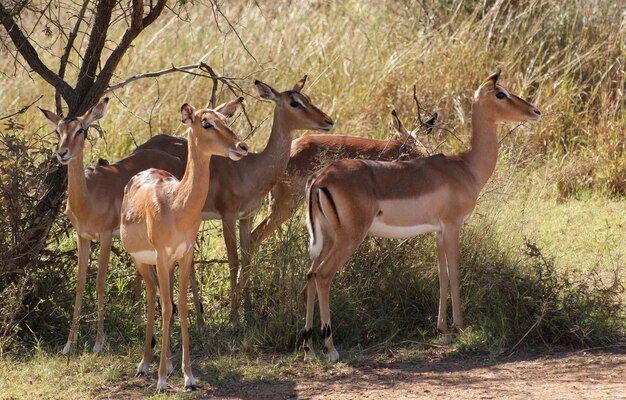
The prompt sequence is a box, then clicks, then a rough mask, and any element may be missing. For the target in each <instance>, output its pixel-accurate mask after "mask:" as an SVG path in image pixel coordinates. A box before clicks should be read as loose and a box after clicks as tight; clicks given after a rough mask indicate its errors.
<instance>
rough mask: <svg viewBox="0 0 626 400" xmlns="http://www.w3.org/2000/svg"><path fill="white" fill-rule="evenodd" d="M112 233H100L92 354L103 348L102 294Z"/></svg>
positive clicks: (104, 286)
mask: <svg viewBox="0 0 626 400" xmlns="http://www.w3.org/2000/svg"><path fill="white" fill-rule="evenodd" d="M111 235H112V232H102V233H100V254H99V255H98V276H97V278H96V292H97V293H98V328H97V332H96V342H95V343H94V345H93V352H94V353H99V352H100V351H102V348H103V347H104V292H105V290H106V278H107V268H108V267H109V257H110V255H111V239H112V236H111Z"/></svg>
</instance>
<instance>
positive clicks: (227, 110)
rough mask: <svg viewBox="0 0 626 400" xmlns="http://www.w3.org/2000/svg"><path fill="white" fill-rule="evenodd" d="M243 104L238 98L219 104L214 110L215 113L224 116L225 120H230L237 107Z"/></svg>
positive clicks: (241, 99)
mask: <svg viewBox="0 0 626 400" xmlns="http://www.w3.org/2000/svg"><path fill="white" fill-rule="evenodd" d="M242 102H243V97H238V98H236V99H234V100H231V101H229V102H228V103H224V104H221V105H219V106H217V107H216V108H215V111H216V112H218V113H220V114H222V115H224V116H225V117H226V118H231V117H232V116H233V115H235V113H236V112H237V109H238V108H239V105H240V104H241V103H242Z"/></svg>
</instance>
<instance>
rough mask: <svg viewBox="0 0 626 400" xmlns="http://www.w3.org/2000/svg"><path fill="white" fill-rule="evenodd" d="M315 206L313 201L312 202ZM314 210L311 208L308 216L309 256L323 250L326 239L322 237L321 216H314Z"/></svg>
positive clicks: (314, 255)
mask: <svg viewBox="0 0 626 400" xmlns="http://www.w3.org/2000/svg"><path fill="white" fill-rule="evenodd" d="M317 190H319V189H317ZM317 195H318V194H317V193H309V196H317ZM309 204H311V207H313V202H310V203H309ZM311 216H312V210H309V212H308V213H307V218H306V227H307V229H308V230H309V256H310V257H311V258H316V257H317V256H319V255H320V253H321V252H322V248H323V247H324V239H323V238H322V229H321V226H320V221H319V218H313V217H311Z"/></svg>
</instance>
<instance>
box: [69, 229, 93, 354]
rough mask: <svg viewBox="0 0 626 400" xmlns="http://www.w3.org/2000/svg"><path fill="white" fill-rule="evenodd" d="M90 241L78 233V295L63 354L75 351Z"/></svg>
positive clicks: (75, 299)
mask: <svg viewBox="0 0 626 400" xmlns="http://www.w3.org/2000/svg"><path fill="white" fill-rule="evenodd" d="M90 245H91V243H90V241H89V240H88V239H84V238H83V237H81V236H80V235H79V234H78V233H76V246H77V247H78V276H77V277H76V296H75V298H74V315H73V316H72V325H71V326H70V334H69V336H68V337H67V343H66V344H65V347H64V348H63V354H68V353H72V352H73V351H74V343H75V340H76V332H77V331H78V319H79V317H80V308H81V306H82V304H83V291H84V290H85V283H86V282H87V269H88V267H89V250H90Z"/></svg>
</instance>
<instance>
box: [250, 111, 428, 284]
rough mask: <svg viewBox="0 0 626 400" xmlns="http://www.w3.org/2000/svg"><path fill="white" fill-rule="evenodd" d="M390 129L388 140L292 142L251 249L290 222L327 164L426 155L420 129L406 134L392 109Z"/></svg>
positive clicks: (351, 138) (338, 137) (342, 137)
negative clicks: (310, 181)
mask: <svg viewBox="0 0 626 400" xmlns="http://www.w3.org/2000/svg"><path fill="white" fill-rule="evenodd" d="M436 120H437V114H435V115H434V116H433V117H431V118H430V119H429V120H428V121H425V122H424V123H423V128H426V133H429V132H430V131H431V130H432V128H433V126H434V124H435V121H436ZM391 126H392V127H393V128H394V129H395V131H396V132H395V133H394V136H393V138H392V139H390V140H377V139H368V138H362V137H358V136H346V135H307V136H303V137H301V138H299V139H296V140H294V141H293V143H292V144H291V156H290V158H289V164H288V166H287V171H286V172H285V174H283V176H282V178H281V180H280V181H279V182H278V183H277V184H276V186H274V188H273V189H272V191H271V192H270V202H269V214H268V216H267V217H265V219H263V221H261V222H260V223H259V224H258V225H257V226H256V227H255V228H254V230H253V231H252V243H253V244H254V246H255V247H256V246H257V245H259V244H260V243H261V242H263V241H264V240H265V239H267V238H268V237H269V236H270V235H271V234H272V233H273V232H274V231H275V230H276V229H278V228H279V227H280V226H281V225H282V224H283V223H284V222H285V221H286V220H287V219H289V217H290V216H291V214H292V213H293V212H294V210H295V209H296V208H297V207H298V206H299V205H300V204H301V203H302V201H303V200H304V187H305V185H306V179H307V177H308V176H309V175H310V174H312V173H313V172H315V171H316V170H318V169H320V168H321V167H323V166H324V165H326V164H327V163H329V162H330V161H333V160H337V159H342V158H363V159H368V160H385V161H392V160H398V159H404V158H411V159H412V158H418V157H425V156H427V155H428V150H427V149H426V146H424V145H423V144H422V143H421V142H420V141H419V139H418V138H417V136H418V130H419V128H417V129H415V130H414V131H411V132H409V131H408V130H407V129H406V128H405V127H404V126H403V125H402V123H401V122H400V119H399V118H398V115H397V114H396V112H395V110H394V111H393V112H392V113H391ZM243 287H244V288H245V287H246V285H245V284H244V285H243Z"/></svg>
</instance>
